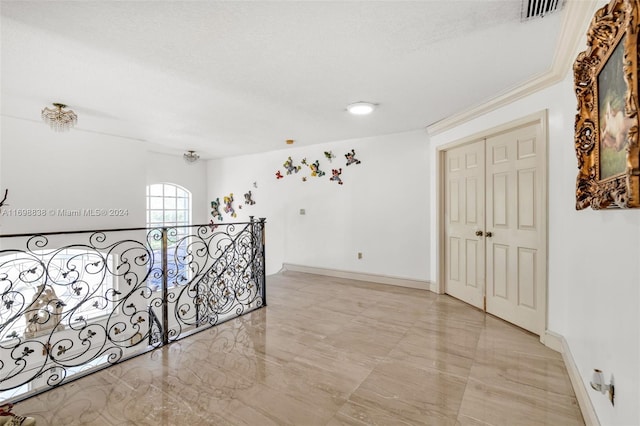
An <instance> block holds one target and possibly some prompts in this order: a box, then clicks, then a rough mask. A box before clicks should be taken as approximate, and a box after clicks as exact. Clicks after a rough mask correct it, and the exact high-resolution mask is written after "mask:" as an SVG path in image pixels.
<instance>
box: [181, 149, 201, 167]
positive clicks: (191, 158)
mask: <svg viewBox="0 0 640 426" xmlns="http://www.w3.org/2000/svg"><path fill="white" fill-rule="evenodd" d="M183 157H184V161H186V162H187V163H189V164H192V163H195V162H196V161H198V160H199V159H200V156H199V155H198V154H196V152H195V151H187V152H185V153H184V155H183Z"/></svg>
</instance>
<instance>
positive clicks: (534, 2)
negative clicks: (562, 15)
mask: <svg viewBox="0 0 640 426" xmlns="http://www.w3.org/2000/svg"><path fill="white" fill-rule="evenodd" d="M563 5H564V0H522V20H523V21H527V20H529V19H533V18H537V17H540V18H543V17H544V16H545V15H548V14H550V13H553V12H556V11H558V10H560V9H562V6H563Z"/></svg>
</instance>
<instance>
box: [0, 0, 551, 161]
mask: <svg viewBox="0 0 640 426" xmlns="http://www.w3.org/2000/svg"><path fill="white" fill-rule="evenodd" d="M0 7H1V10H0V11H1V14H2V22H1V25H2V26H1V36H2V42H1V43H2V44H1V55H2V57H1V60H2V62H1V71H2V75H1V78H2V99H1V101H2V104H1V106H2V110H1V113H2V114H3V115H4V116H8V117H14V118H20V119H26V120H34V121H38V120H39V115H40V110H41V109H42V108H43V107H44V106H47V105H48V104H50V103H52V102H63V103H66V104H68V105H69V106H70V107H71V108H73V109H74V110H75V111H76V112H77V113H78V126H77V130H76V131H90V132H99V133H106V134H112V135H118V136H123V137H129V138H133V139H140V140H143V141H145V142H147V143H149V144H150V147H151V149H154V150H158V151H162V152H170V153H181V152H183V151H185V150H187V149H193V150H196V151H199V152H201V153H203V156H204V157H205V158H217V157H224V156H231V155H239V154H245V153H252V152H263V151H269V150H274V149H281V148H284V147H285V146H286V145H285V144H284V141H285V140H286V139H295V140H296V145H306V144H314V143H321V142H328V141H334V140H343V139H351V138H358V137H366V136H374V135H382V134H389V133H396V132H402V131H408V130H414V129H420V128H424V127H425V126H427V125H429V124H431V123H434V122H436V121H438V120H440V119H443V118H445V117H447V116H450V115H451V114H454V113H456V112H458V111H460V110H463V109H466V108H468V107H471V106H473V105H477V104H479V103H481V102H483V101H486V100H488V99H490V98H492V97H494V96H496V95H498V94H500V93H503V92H506V91H507V90H509V89H512V88H513V87H516V86H518V85H519V84H521V83H522V82H524V81H526V80H528V79H530V78H532V77H534V76H536V75H539V74H541V73H543V72H545V71H547V70H548V69H549V68H550V67H551V61H552V58H553V54H554V51H555V47H556V42H557V40H556V39H557V37H558V34H559V30H560V23H561V15H562V12H560V13H556V14H554V15H550V16H547V17H545V18H543V19H535V20H531V21H527V22H524V23H523V22H521V21H520V8H521V4H520V1H519V0H515V1H514V0H509V1H488V0H473V1H455V0H453V1H452V0H443V1H435V0H434V1H417V2H402V1H376V2H373V1H349V2H326V1H277V2H258V1H235V2H213V1H194V2H188V1H144V2H137V1H134V2H123V1H69V2H59V1H44V2H38V1H2V2H1V4H0ZM360 100H366V101H372V102H375V103H378V104H379V105H380V106H379V108H378V109H377V110H376V112H375V114H373V115H371V116H366V117H356V116H350V115H349V114H347V113H346V112H345V110H344V108H345V106H346V105H347V104H348V103H351V102H355V101H360Z"/></svg>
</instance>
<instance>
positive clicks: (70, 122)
mask: <svg viewBox="0 0 640 426" xmlns="http://www.w3.org/2000/svg"><path fill="white" fill-rule="evenodd" d="M53 106H54V107H55V108H46V107H45V108H44V109H43V110H42V115H41V116H42V121H44V122H45V123H47V124H48V125H49V127H51V129H52V130H54V131H56V132H66V131H68V130H69V129H71V128H72V127H73V126H75V125H76V124H78V116H77V115H76V113H75V112H73V111H71V110H67V111H64V110H63V109H62V108H66V107H67V106H66V105H65V104H59V103H54V104H53Z"/></svg>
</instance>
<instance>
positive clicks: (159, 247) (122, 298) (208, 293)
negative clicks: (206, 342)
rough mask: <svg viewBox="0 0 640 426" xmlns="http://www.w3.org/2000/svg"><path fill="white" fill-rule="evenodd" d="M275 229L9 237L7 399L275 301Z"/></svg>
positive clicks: (4, 323) (3, 315)
mask: <svg viewBox="0 0 640 426" xmlns="http://www.w3.org/2000/svg"><path fill="white" fill-rule="evenodd" d="M264 227H265V220H264V219H259V220H254V218H253V217H251V219H250V221H249V222H246V223H233V224H216V225H199V226H189V227H168V228H130V229H118V230H101V231H78V232H67V233H41V234H37V235H0V403H3V402H17V401H19V400H22V399H25V398H27V397H29V396H32V395H35V394H37V393H40V392H43V391H45V390H47V389H49V388H51V387H54V386H58V385H60V384H63V383H66V382H69V381H71V380H73V379H76V378H79V377H82V376H84V375H86V374H89V373H91V372H93V371H97V370H99V369H102V368H105V367H108V366H109V365H112V364H115V363H118V362H120V361H123V360H125V359H129V358H131V357H134V356H137V355H140V354H142V353H145V352H148V351H150V350H153V349H155V348H157V347H160V346H163V345H166V344H168V343H170V342H172V341H175V340H178V339H181V338H183V337H185V336H188V335H190V334H192V333H195V332H198V331H202V330H204V329H207V328H209V327H212V326H214V325H216V324H220V323H221V322H224V321H227V320H229V319H232V318H236V317H238V316H240V315H243V314H245V313H247V312H250V311H252V310H254V309H257V308H259V307H262V306H266V293H265V290H266V288H265V262H264V255H265V248H264Z"/></svg>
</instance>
